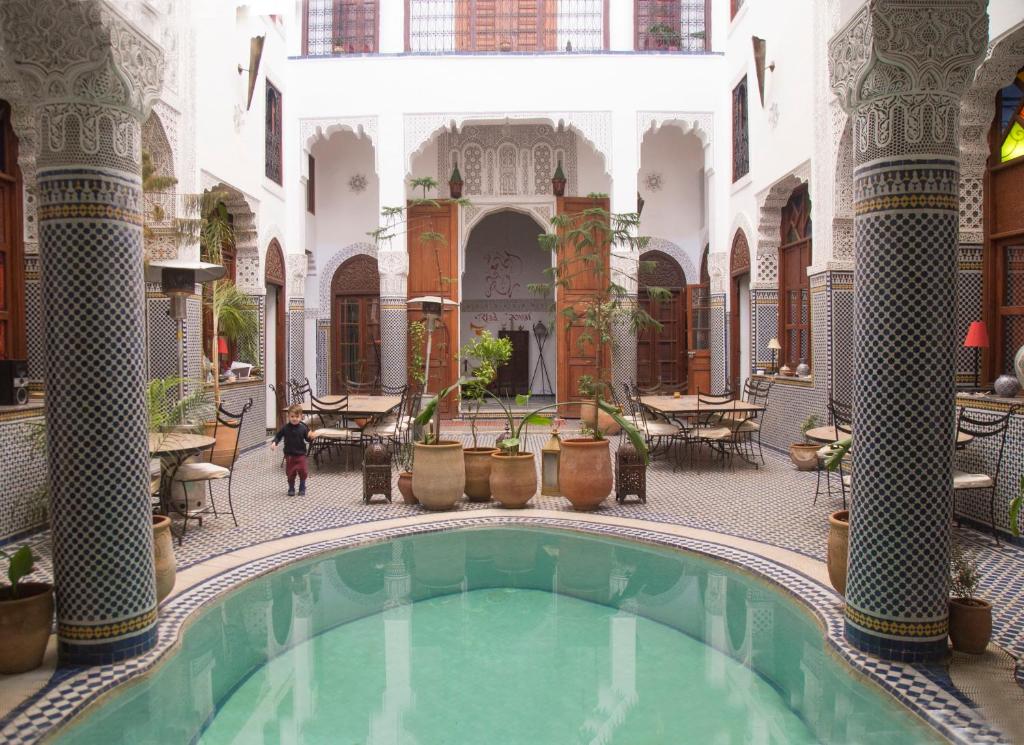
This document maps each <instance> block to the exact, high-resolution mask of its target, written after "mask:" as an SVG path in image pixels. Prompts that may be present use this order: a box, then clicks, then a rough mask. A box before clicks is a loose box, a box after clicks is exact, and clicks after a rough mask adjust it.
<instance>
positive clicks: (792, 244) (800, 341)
mask: <svg viewBox="0 0 1024 745" xmlns="http://www.w3.org/2000/svg"><path fill="white" fill-rule="evenodd" d="M780 238H781V241H782V243H781V245H780V246H779V343H780V344H781V345H782V354H781V364H783V365H789V367H790V368H792V369H794V370H795V369H796V366H797V365H799V364H800V363H801V362H806V363H807V364H808V365H810V364H811V280H810V278H809V277H808V276H807V267H809V266H810V265H811V198H810V195H809V194H808V191H807V186H806V185H805V186H801V187H799V188H797V189H795V190H794V191H793V194H792V196H790V198H789V201H788V202H787V203H786V206H785V207H783V208H782V224H781V232H780Z"/></svg>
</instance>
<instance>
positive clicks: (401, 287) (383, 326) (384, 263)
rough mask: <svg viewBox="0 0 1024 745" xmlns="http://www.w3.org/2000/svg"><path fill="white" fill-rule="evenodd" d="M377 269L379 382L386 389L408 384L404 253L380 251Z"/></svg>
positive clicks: (406, 288) (406, 262) (406, 263)
mask: <svg viewBox="0 0 1024 745" xmlns="http://www.w3.org/2000/svg"><path fill="white" fill-rule="evenodd" d="M377 266H378V267H379V269H380V364H381V371H380V381H381V384H382V385H383V386H385V387H386V388H389V389H395V388H399V387H401V386H403V385H405V384H406V382H408V361H407V356H408V347H409V341H408V338H409V321H408V312H407V305H406V300H407V299H408V294H407V293H408V281H407V280H408V275H409V256H408V254H407V253H406V252H405V251H404V250H399V251H381V252H380V254H378V256H377Z"/></svg>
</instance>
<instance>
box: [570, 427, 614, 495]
mask: <svg viewBox="0 0 1024 745" xmlns="http://www.w3.org/2000/svg"><path fill="white" fill-rule="evenodd" d="M608 447H609V446H608V440H584V439H572V440H563V441H562V452H561V455H560V456H559V458H558V484H559V486H560V487H561V489H562V496H563V497H565V498H566V499H568V500H569V501H570V502H571V503H572V507H573V509H574V510H578V511H580V512H589V511H590V510H593V509H596V508H597V507H598V505H600V504H601V502H603V501H604V500H605V499H607V498H608V495H609V494H610V493H611V491H612V459H611V455H610V454H609V452H608Z"/></svg>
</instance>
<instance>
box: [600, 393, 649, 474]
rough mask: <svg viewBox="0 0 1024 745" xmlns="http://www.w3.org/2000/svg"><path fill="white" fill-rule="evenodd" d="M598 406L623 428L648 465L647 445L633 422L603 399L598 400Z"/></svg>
mask: <svg viewBox="0 0 1024 745" xmlns="http://www.w3.org/2000/svg"><path fill="white" fill-rule="evenodd" d="M597 405H598V406H600V407H601V410H602V411H603V412H604V413H606V414H608V415H609V416H610V417H611V418H612V419H614V420H615V421H616V423H617V424H618V425H619V426H620V427H622V431H623V432H625V433H626V437H628V438H629V441H630V443H632V445H633V447H635V448H636V451H637V452H638V453H639V454H640V457H641V458H643V459H644V463H647V462H648V458H647V455H648V452H647V443H646V442H644V437H643V435H641V434H640V430H638V429H637V428H636V427H634V426H633V422H631V421H630V420H629V419H626V418H625V417H623V416H622V413H621V412H620V411H619V410H618V409H617V408H615V407H614V406H612V405H611V404H609V403H608V402H607V401H605V400H604V399H603V398H598V399H597ZM598 431H599V430H598Z"/></svg>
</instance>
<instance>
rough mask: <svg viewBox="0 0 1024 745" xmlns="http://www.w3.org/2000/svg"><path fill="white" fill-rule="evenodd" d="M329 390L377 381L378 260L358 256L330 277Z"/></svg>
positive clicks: (337, 390)
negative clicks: (351, 384)
mask: <svg viewBox="0 0 1024 745" xmlns="http://www.w3.org/2000/svg"><path fill="white" fill-rule="evenodd" d="M330 369H331V373H330V390H331V393H344V392H345V391H346V390H348V388H349V384H350V383H364V384H365V383H374V382H378V381H379V380H380V274H379V271H378V268H377V260H376V259H374V258H373V257H372V256H366V255H362V254H360V255H358V256H353V257H352V258H351V259H349V260H348V261H346V262H345V263H343V264H342V265H341V266H339V267H338V269H337V270H336V271H335V273H334V277H333V278H332V280H331V366H330Z"/></svg>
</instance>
